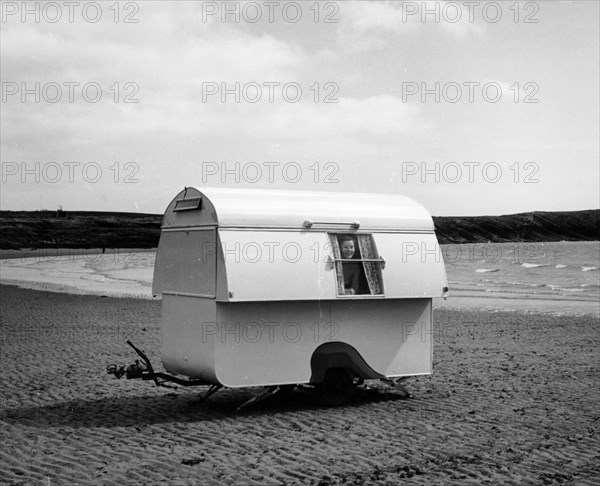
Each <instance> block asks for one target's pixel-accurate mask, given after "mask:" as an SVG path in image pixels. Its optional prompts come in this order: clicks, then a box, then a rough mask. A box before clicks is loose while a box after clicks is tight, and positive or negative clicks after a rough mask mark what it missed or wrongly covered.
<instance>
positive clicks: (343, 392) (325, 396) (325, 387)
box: [317, 368, 354, 407]
mask: <svg viewBox="0 0 600 486" xmlns="http://www.w3.org/2000/svg"><path fill="white" fill-rule="evenodd" d="M317 392H318V394H319V399H320V400H321V402H322V403H323V404H324V405H328V406H330V407H339V406H340V405H344V404H346V403H348V402H349V401H350V400H351V399H352V396H353V395H354V380H353V379H352V374H351V373H350V371H349V370H347V369H344V368H332V369H329V370H327V372H326V373H325V378H324V379H323V383H319V385H318V386H317Z"/></svg>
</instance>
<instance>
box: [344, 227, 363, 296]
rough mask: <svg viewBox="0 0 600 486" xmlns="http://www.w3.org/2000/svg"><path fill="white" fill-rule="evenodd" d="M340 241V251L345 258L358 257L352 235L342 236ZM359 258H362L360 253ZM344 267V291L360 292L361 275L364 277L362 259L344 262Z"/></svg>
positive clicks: (348, 292)
mask: <svg viewBox="0 0 600 486" xmlns="http://www.w3.org/2000/svg"><path fill="white" fill-rule="evenodd" d="M338 241H339V245H340V253H341V255H342V258H343V259H344V260H353V259H355V258H357V255H356V244H355V243H354V239H353V238H352V237H351V236H341V237H340V238H339V240H338ZM358 258H360V255H358ZM342 267H343V273H344V291H345V293H346V295H355V294H358V293H359V291H360V284H361V277H363V275H362V264H361V263H360V261H356V262H343V263H342ZM363 278H364V277H363Z"/></svg>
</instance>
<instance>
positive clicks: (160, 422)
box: [0, 286, 600, 485]
mask: <svg viewBox="0 0 600 486" xmlns="http://www.w3.org/2000/svg"><path fill="white" fill-rule="evenodd" d="M0 291H1V299H2V307H1V318H2V327H1V331H2V335H1V339H2V354H1V357H0V363H1V368H0V369H1V378H0V379H1V381H2V383H1V387H2V388H1V389H2V395H1V404H2V407H1V422H0V423H1V424H2V428H1V432H0V433H1V437H0V439H1V441H0V454H1V466H0V484H3V485H5V484H8V485H17V484H23V485H32V484H34V485H35V484H40V485H56V484H65V485H66V484H68V485H71V484H94V485H96V484H106V485H113V484H136V485H138V484H169V485H188V484H189V485H193V484H240V485H242V484H244V485H245V484H257V485H258V484H261V485H262V484H267V485H268V484H274V485H275V484H313V485H333V484H346V485H348V484H353V485H354V484H381V485H384V484H386V485H392V484H400V483H401V484H408V485H411V484H423V485H448V484H460V485H464V484H474V485H475V484H477V485H479V484H490V485H491V484H496V485H500V484H502V485H505V484H532V485H533V484H536V485H537V484H577V485H585V484H589V485H592V484H598V482H599V481H600V452H599V451H600V438H599V437H600V434H599V428H600V420H599V418H600V415H599V413H598V406H597V404H598V403H599V402H600V400H599V399H600V390H599V387H598V371H599V370H598V355H597V350H598V344H599V341H600V339H599V338H600V336H599V332H598V324H599V323H598V319H597V317H595V316H593V315H579V316H559V315H551V314H540V313H523V312H502V311H494V312H485V311H469V310H465V311H458V310H454V309H445V308H444V309H439V310H438V311H437V312H436V316H435V320H436V323H437V325H438V333H437V334H436V342H435V352H434V374H433V376H431V377H419V378H411V379H409V380H408V387H409V388H410V389H411V391H412V392H413V394H414V398H413V399H410V400H404V399H402V398H401V397H400V396H399V395H398V394H396V393H394V392H389V391H386V390H385V388H384V387H382V386H380V385H377V386H375V385H374V386H372V388H371V389H369V390H366V389H365V390H359V392H358V393H357V394H356V396H355V398H354V399H353V401H352V402H351V403H350V404H349V405H347V406H344V407H340V408H325V407H322V406H319V405H318V403H317V401H316V399H315V397H314V395H313V393H312V392H311V390H309V389H302V390H296V391H294V392H293V393H292V394H291V395H290V396H289V397H287V398H281V399H279V400H271V401H268V402H267V401H265V402H263V403H261V404H259V405H257V406H255V407H253V408H250V409H248V410H246V411H243V412H237V411H236V410H235V409H236V407H237V406H238V405H240V404H241V403H242V402H243V401H245V400H246V399H247V398H248V397H249V396H250V394H249V391H248V390H225V391H221V392H219V393H218V394H216V395H215V396H213V397H211V398H210V399H209V400H208V402H202V401H201V400H200V399H199V398H198V393H199V392H200V391H204V390H205V388H203V387H202V388H200V389H194V388H192V389H189V388H188V389H179V390H176V391H173V390H168V389H163V388H157V387H155V386H154V385H153V384H151V383H150V382H142V381H139V380H129V381H127V380H125V379H121V380H115V379H114V378H113V377H112V376H109V375H107V374H106V373H105V368H106V365H108V364H110V363H117V364H129V363H130V362H132V361H133V359H134V358H135V356H134V355H133V352H132V350H131V349H130V348H129V347H128V346H127V345H126V344H124V341H125V340H126V339H131V340H133V341H134V342H135V343H136V344H138V345H139V346H140V347H142V348H143V349H145V350H146V351H147V352H148V354H149V355H150V356H151V357H153V358H154V361H155V363H157V364H158V363H159V356H160V351H159V346H160V331H159V322H160V301H152V300H141V299H116V298H103V297H99V296H85V295H69V294H57V293H48V292H41V291H34V290H23V289H19V288H17V287H13V286H0Z"/></svg>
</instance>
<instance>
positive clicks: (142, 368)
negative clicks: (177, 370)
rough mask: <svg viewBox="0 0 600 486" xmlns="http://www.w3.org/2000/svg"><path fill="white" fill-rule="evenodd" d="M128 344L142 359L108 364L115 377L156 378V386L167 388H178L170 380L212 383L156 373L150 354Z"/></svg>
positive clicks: (108, 368)
mask: <svg viewBox="0 0 600 486" xmlns="http://www.w3.org/2000/svg"><path fill="white" fill-rule="evenodd" d="M127 344H129V346H131V347H132V348H133V350H134V351H135V352H136V353H137V354H138V356H139V357H140V358H142V361H140V360H139V359H136V360H135V363H133V364H130V365H129V366H117V365H115V364H111V365H108V366H107V367H106V372H107V373H108V374H109V375H115V378H122V377H123V376H125V377H126V378H127V379H128V380H136V379H137V380H154V383H155V384H156V386H164V387H166V388H177V387H176V386H174V385H171V384H169V382H173V383H176V384H178V385H181V386H200V385H210V383H206V382H205V381H203V380H184V379H182V378H178V377H176V376H173V375H170V374H168V373H160V372H159V373H156V372H155V371H154V368H153V367H152V363H150V360H149V359H148V356H146V354H145V353H144V352H143V351H142V350H141V349H138V348H137V347H135V346H134V345H133V343H132V342H131V341H127ZM213 386H217V385H213ZM219 388H222V387H221V386H218V388H217V390H218V389H219ZM211 389H212V387H211ZM217 390H215V391H217ZM209 391H210V390H209ZM215 391H213V392H212V393H214V392H215ZM212 393H211V395H212Z"/></svg>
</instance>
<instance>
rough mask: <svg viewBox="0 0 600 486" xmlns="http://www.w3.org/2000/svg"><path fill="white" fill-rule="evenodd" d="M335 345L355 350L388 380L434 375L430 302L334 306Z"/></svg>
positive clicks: (391, 300) (380, 302) (336, 303)
mask: <svg viewBox="0 0 600 486" xmlns="http://www.w3.org/2000/svg"><path fill="white" fill-rule="evenodd" d="M331 318H332V322H333V323H335V325H336V330H337V332H336V335H335V341H341V342H344V343H347V344H350V345H351V346H354V347H355V348H356V350H357V351H358V352H359V353H360V355H361V356H362V357H363V358H364V360H365V361H366V362H367V363H368V364H369V366H371V368H373V369H374V370H375V371H377V372H378V373H381V374H382V375H385V376H388V377H394V376H410V375H423V374H431V372H432V352H433V333H432V321H431V318H432V309H431V299H390V300H387V299H386V300H354V301H346V302H340V301H337V302H332V306H331Z"/></svg>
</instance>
